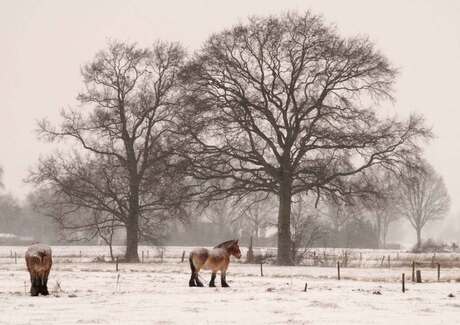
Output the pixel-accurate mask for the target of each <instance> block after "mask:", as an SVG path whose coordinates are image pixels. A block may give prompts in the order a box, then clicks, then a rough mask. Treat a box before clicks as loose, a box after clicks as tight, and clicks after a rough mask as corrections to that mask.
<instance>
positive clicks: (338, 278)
mask: <svg viewBox="0 0 460 325" xmlns="http://www.w3.org/2000/svg"><path fill="white" fill-rule="evenodd" d="M337 280H340V262H339V261H337Z"/></svg>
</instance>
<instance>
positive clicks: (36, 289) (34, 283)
mask: <svg viewBox="0 0 460 325" xmlns="http://www.w3.org/2000/svg"><path fill="white" fill-rule="evenodd" d="M39 281H40V279H38V277H37V276H34V275H32V274H31V275H30V283H31V286H30V295H31V296H38V294H39V293H40V283H39Z"/></svg>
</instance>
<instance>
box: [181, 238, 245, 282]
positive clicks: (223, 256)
mask: <svg viewBox="0 0 460 325" xmlns="http://www.w3.org/2000/svg"><path fill="white" fill-rule="evenodd" d="M230 255H233V256H235V257H236V258H240V257H241V251H240V247H239V246H238V240H228V241H226V242H223V243H221V244H219V245H217V246H216V247H214V248H213V249H207V248H197V249H194V250H193V251H192V252H191V253H190V257H189V261H190V269H191V270H192V276H191V278H190V281H189V286H190V287H202V286H203V283H201V281H200V280H199V279H198V272H200V270H201V269H205V270H211V271H212V274H211V282H209V286H210V287H215V286H216V285H215V284H214V280H215V279H216V274H217V272H218V271H220V281H221V284H222V287H229V285H228V284H227V282H226V281H225V275H226V273H227V268H228V264H229V263H230Z"/></svg>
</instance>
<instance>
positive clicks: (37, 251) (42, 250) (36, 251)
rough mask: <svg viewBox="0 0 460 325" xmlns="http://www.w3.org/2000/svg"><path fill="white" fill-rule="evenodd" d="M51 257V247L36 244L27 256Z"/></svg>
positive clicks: (30, 248)
mask: <svg viewBox="0 0 460 325" xmlns="http://www.w3.org/2000/svg"><path fill="white" fill-rule="evenodd" d="M43 254H45V255H51V247H49V246H47V245H44V244H34V245H31V246H30V247H29V248H28V249H27V251H26V253H25V255H26V256H39V257H40V256H41V255H43Z"/></svg>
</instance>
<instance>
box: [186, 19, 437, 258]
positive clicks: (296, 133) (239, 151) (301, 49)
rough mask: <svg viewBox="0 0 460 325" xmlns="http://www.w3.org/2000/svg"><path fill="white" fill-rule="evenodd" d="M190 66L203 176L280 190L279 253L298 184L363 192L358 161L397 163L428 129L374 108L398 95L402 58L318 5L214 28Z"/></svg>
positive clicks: (193, 130)
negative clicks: (343, 28) (330, 20)
mask: <svg viewBox="0 0 460 325" xmlns="http://www.w3.org/2000/svg"><path fill="white" fill-rule="evenodd" d="M182 76H183V80H184V82H185V84H186V86H187V87H186V93H185V94H184V97H185V99H186V102H185V104H186V105H187V106H186V108H187V110H186V112H185V114H184V116H183V120H184V126H183V130H184V131H186V132H188V135H189V137H190V138H191V140H192V141H193V142H192V143H191V144H190V145H189V146H188V147H187V149H188V152H187V155H188V159H189V162H190V163H191V164H192V165H193V167H194V168H193V171H194V176H195V178H196V179H197V180H200V181H202V182H206V181H208V180H210V179H227V180H229V182H222V184H224V185H226V186H224V187H221V188H216V187H214V186H208V187H207V188H206V192H205V194H207V195H209V196H214V197H225V196H228V195H237V196H244V195H247V193H251V192H265V193H267V192H268V193H272V194H274V195H276V196H277V197H278V199H279V208H278V257H277V262H278V264H292V263H293V261H292V260H291V254H290V249H291V225H290V222H291V204H292V196H293V195H296V194H300V193H307V194H313V195H316V196H318V197H319V196H320V195H321V194H322V193H328V192H334V193H336V194H337V195H341V194H347V195H348V194H353V193H355V192H359V191H360V190H361V189H360V186H359V185H360V182H359V177H358V176H359V174H360V173H361V172H362V171H364V170H365V169H366V168H369V167H371V166H374V165H385V166H386V167H390V166H392V165H397V164H399V163H400V162H401V161H402V159H403V157H407V156H408V155H413V154H416V153H417V152H418V146H417V143H416V139H418V138H419V136H428V135H429V132H428V131H427V130H426V129H425V128H424V126H423V121H422V118H421V117H417V116H411V117H410V118H409V119H408V120H407V121H399V120H397V119H395V118H384V117H380V116H379V115H378V114H377V113H376V112H375V110H374V109H372V108H368V107H369V106H370V105H369V104H370V103H372V102H373V101H372V99H375V100H384V99H389V98H390V99H391V89H392V85H393V83H394V80H395V76H396V70H395V69H394V68H393V67H392V66H391V65H390V63H389V62H388V61H387V59H386V58H385V57H384V56H383V55H382V54H381V53H380V52H379V51H378V50H377V49H375V47H374V45H373V44H372V42H370V41H369V40H368V39H367V38H362V37H353V38H343V37H341V36H339V34H338V33H337V31H336V30H335V28H333V27H330V26H327V25H326V24H325V23H323V21H322V18H321V17H319V16H315V15H313V14H312V13H310V12H307V13H305V14H302V15H299V14H286V15H282V16H277V17H273V16H272V17H268V18H257V17H256V18H251V19H250V21H249V23H247V24H240V25H237V26H234V27H233V28H231V29H228V30H225V31H223V32H221V33H216V34H214V35H213V36H211V37H210V38H209V39H208V40H207V42H206V43H205V44H204V46H203V48H202V49H201V50H200V51H199V52H198V53H197V54H196V56H195V57H194V59H193V60H192V62H190V64H189V65H188V66H187V68H186V69H185V70H184V73H183V74H182ZM365 103H366V104H365ZM355 180H356V182H355Z"/></svg>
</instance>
